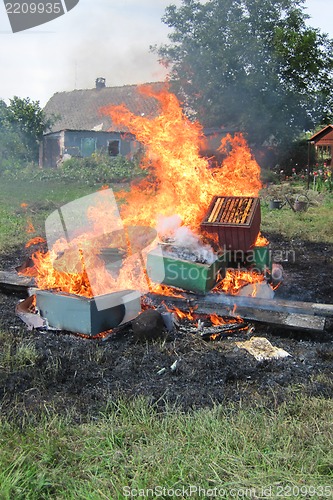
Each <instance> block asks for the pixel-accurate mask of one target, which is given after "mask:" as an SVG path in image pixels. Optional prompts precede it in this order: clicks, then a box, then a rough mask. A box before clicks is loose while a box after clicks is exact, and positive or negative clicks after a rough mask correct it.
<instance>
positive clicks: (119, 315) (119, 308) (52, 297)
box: [36, 290, 141, 336]
mask: <svg viewBox="0 0 333 500" xmlns="http://www.w3.org/2000/svg"><path fill="white" fill-rule="evenodd" d="M36 305H37V308H38V310H39V312H40V315H41V316H42V318H44V319H46V320H47V324H48V325H49V326H50V327H52V328H56V329H59V330H68V331H71V332H77V333H81V334H84V335H89V336H94V335H98V334H99V333H101V332H105V331H107V330H110V329H112V328H115V327H116V326H119V325H121V324H123V323H126V322H128V321H131V320H132V319H134V318H136V316H137V315H138V314H139V313H140V312H141V302H140V294H139V293H138V292H135V291H133V290H124V291H123V292H114V293H109V294H106V295H101V296H98V297H94V298H87V297H82V296H80V295H74V294H68V293H63V292H62V293H61V292H54V291H52V290H37V291H36Z"/></svg>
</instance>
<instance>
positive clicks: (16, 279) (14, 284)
mask: <svg viewBox="0 0 333 500" xmlns="http://www.w3.org/2000/svg"><path fill="white" fill-rule="evenodd" d="M34 285H35V280H34V278H31V277H30V276H21V275H20V274H17V272H16V271H0V290H4V291H8V292H24V291H26V290H27V289H28V288H29V287H31V286H34Z"/></svg>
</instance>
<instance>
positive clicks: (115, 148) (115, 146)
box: [108, 141, 119, 156]
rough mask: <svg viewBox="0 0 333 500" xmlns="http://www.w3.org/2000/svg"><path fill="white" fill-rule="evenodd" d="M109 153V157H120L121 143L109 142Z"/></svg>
mask: <svg viewBox="0 0 333 500" xmlns="http://www.w3.org/2000/svg"><path fill="white" fill-rule="evenodd" d="M108 153H109V156H118V155H119V141H109V142H108Z"/></svg>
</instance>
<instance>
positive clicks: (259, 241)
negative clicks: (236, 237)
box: [254, 233, 269, 247]
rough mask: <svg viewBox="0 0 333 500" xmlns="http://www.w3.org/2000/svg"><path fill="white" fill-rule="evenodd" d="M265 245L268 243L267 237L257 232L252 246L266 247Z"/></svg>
mask: <svg viewBox="0 0 333 500" xmlns="http://www.w3.org/2000/svg"><path fill="white" fill-rule="evenodd" d="M267 245H269V241H268V239H267V238H265V236H263V235H262V234H261V233H259V234H258V236H257V239H256V242H255V244H254V246H255V247H266V246H267Z"/></svg>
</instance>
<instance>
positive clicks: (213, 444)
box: [0, 397, 333, 499]
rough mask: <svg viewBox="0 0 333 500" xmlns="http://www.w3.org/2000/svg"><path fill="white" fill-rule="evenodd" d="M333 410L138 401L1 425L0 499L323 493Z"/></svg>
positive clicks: (316, 405) (331, 455) (332, 468)
mask: <svg viewBox="0 0 333 500" xmlns="http://www.w3.org/2000/svg"><path fill="white" fill-rule="evenodd" d="M332 410H333V402H332V401H327V400H323V399H316V398H312V399H308V398H304V397H299V398H296V399H294V401H293V402H292V404H283V405H281V406H280V407H279V408H277V409H276V410H274V411H272V410H268V409H264V408H260V407H256V408H252V409H250V408H247V409H242V408H239V407H231V406H229V408H227V409H224V408H222V407H216V408H214V409H212V410H205V409H203V410H199V411H196V412H193V413H190V414H182V413H181V412H180V411H178V410H175V409H169V410H166V411H165V412H164V413H163V414H161V413H159V412H158V410H157V408H156V407H152V406H151V405H149V404H148V403H147V402H146V401H145V400H143V399H137V400H135V401H118V402H117V403H116V404H112V405H110V406H109V408H107V409H106V411H105V413H104V414H101V415H98V418H96V419H95V421H94V422H93V423H85V424H79V425H73V424H72V423H71V422H70V420H66V418H64V417H62V418H60V417H58V416H54V415H52V414H49V415H48V416H44V417H42V418H41V419H40V421H39V422H38V423H35V425H27V426H25V427H23V428H20V429H18V428H17V427H15V425H13V424H10V423H8V422H7V421H4V422H0V443H1V449H2V453H1V459H0V498H3V499H7V498H8V499H9V498H15V499H21V498H22V499H30V498H31V499H35V498H66V499H67V498H68V499H71V498H73V499H74V498H75V499H81V498H82V499H86V498H89V499H100V498H125V497H126V492H127V491H129V490H133V491H135V492H137V493H138V491H139V490H140V489H141V490H144V489H149V488H150V489H154V488H155V487H161V488H162V487H164V488H166V489H169V490H170V491H169V493H170V494H169V495H168V494H166V495H164V496H163V498H173V497H175V495H172V494H171V493H172V491H171V490H172V489H175V488H182V487H185V488H188V487H189V486H190V485H193V486H194V487H195V486H196V487H199V486H200V487H201V488H202V489H206V490H209V489H210V490H211V489H213V488H218V489H220V490H222V489H223V490H224V491H225V494H221V491H220V495H219V496H218V497H219V498H231V496H230V492H231V491H235V490H239V492H241V491H243V492H244V491H245V490H246V489H251V488H252V489H254V488H255V489H257V492H260V489H261V488H269V487H272V488H273V490H275V493H276V492H277V491H278V489H279V488H280V489H282V488H285V487H293V488H294V489H296V488H301V487H304V486H308V487H309V486H312V487H313V488H317V489H319V487H323V486H331V487H332V484H333V451H332V450H333V448H332V444H333V439H332V424H331V415H332ZM125 487H127V488H128V489H125V490H124V489H123V488H125ZM331 492H332V493H333V487H332V491H331ZM222 493H223V492H222ZM257 494H258V493H257ZM137 496H138V495H137ZM141 496H142V495H141ZM198 496H199V495H198ZM198 496H196V495H194V498H198ZM243 496H244V495H243ZM258 496H259V494H258ZM280 496H281V495H280ZM286 496H288V495H286ZM286 496H285V497H286ZM312 496H313V495H312ZM203 497H204V498H206V496H203ZM239 497H241V495H239ZM271 497H273V498H277V497H275V496H273V495H271ZM296 497H298V496H297V495H296ZM303 497H305V498H308V496H305V495H303ZM181 498H184V497H183V496H181ZM252 498H254V496H252ZM314 498H318V497H317V496H314Z"/></svg>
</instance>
